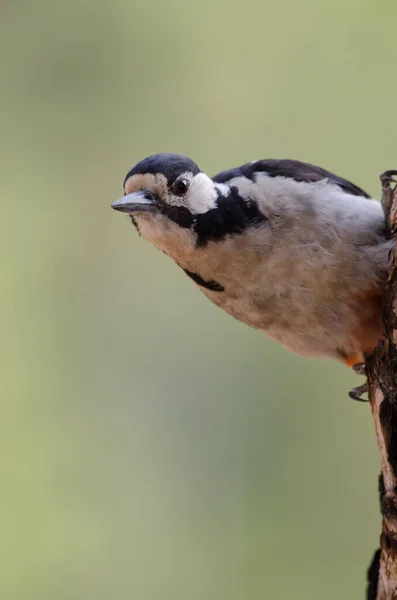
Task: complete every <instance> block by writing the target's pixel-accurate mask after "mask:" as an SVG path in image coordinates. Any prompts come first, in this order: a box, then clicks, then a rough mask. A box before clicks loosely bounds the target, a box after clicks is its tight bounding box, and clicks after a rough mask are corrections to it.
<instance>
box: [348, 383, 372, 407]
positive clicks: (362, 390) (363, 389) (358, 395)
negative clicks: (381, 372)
mask: <svg viewBox="0 0 397 600" xmlns="http://www.w3.org/2000/svg"><path fill="white" fill-rule="evenodd" d="M367 392H368V384H367V383H363V385H359V386H357V387H355V388H353V389H352V390H350V392H349V396H350V398H352V399H353V400H357V401H358V402H368V400H367V398H363V397H362V394H366V393H367Z"/></svg>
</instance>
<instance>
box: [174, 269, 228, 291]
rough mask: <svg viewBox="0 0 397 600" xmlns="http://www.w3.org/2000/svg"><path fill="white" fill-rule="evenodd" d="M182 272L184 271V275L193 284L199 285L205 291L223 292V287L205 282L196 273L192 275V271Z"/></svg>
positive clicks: (213, 282)
mask: <svg viewBox="0 0 397 600" xmlns="http://www.w3.org/2000/svg"><path fill="white" fill-rule="evenodd" d="M182 268H183V267H182ZM183 270H184V271H185V273H186V275H188V277H190V279H193V281H194V283H197V285H200V286H201V287H203V288H206V289H207V290H211V292H223V291H224V290H225V288H224V287H223V285H221V284H220V283H218V282H217V281H212V280H211V281H206V280H205V279H203V278H202V277H201V276H200V275H199V274H198V273H193V272H192V271H188V270H187V269H183Z"/></svg>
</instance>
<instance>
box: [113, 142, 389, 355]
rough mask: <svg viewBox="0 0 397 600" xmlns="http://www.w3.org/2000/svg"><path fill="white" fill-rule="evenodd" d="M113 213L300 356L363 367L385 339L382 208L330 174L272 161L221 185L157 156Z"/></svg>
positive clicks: (222, 303) (143, 164)
mask: <svg viewBox="0 0 397 600" xmlns="http://www.w3.org/2000/svg"><path fill="white" fill-rule="evenodd" d="M112 207H113V208H114V209H115V210H118V211H121V212H125V213H128V214H129V215H130V218H131V220H132V222H133V224H134V225H135V227H136V229H137V230H138V232H139V234H140V235H141V236H142V237H143V238H145V239H146V240H148V241H149V242H151V243H152V244H154V245H155V246H156V247H157V248H159V249H160V250H162V251H163V252H165V253H166V254H167V255H168V256H170V258H172V259H173V260H174V261H175V262H176V263H177V265H179V267H181V268H182V269H183V270H184V271H185V273H186V275H188V277H190V279H192V280H193V282H194V284H195V285H196V286H198V287H199V288H200V290H201V291H202V292H203V293H204V294H205V295H206V296H207V297H208V298H209V299H210V300H211V301H212V302H213V303H214V304H216V305H217V306H219V307H221V308H223V309H224V310H225V311H226V312H227V313H229V314H230V315H232V316H233V317H235V318H237V319H238V320H239V321H242V322H243V323H246V324H247V325H250V326H251V327H254V328H256V329H259V330H260V331H262V332H264V333H265V334H266V335H267V336H269V337H270V338H272V339H274V340H276V341H278V342H280V343H281V344H282V345H284V346H285V347H286V348H288V349H289V350H291V351H292V352H295V353H297V354H300V355H302V356H308V357H329V358H333V359H336V360H338V361H342V362H344V363H345V364H346V365H348V366H354V365H357V364H360V363H363V361H364V360H365V358H366V357H367V356H368V355H369V354H371V353H372V351H373V349H374V348H375V346H376V344H377V342H378V340H379V339H380V338H381V337H382V335H383V324H382V295H383V291H384V288H385V284H386V279H387V272H388V256H389V252H390V250H391V247H392V244H393V242H392V240H391V239H390V236H389V235H388V231H387V227H386V222H385V216H384V213H383V210H382V207H381V204H380V203H379V202H377V201H376V200H374V199H373V198H371V197H370V196H369V195H368V194H367V193H366V192H364V191H363V190H362V189H361V188H359V187H357V186H356V185H354V184H352V183H350V182H349V181H346V180H345V179H342V178H341V177H338V176H337V175H334V174H333V173H330V172H328V171H326V170H325V169H322V168H320V167H316V166H314V165H311V164H308V163H303V162H299V161H297V160H273V159H267V160H257V161H252V162H249V163H247V164H244V165H242V166H241V167H237V168H233V169H231V170H229V171H224V172H222V173H219V174H218V175H216V176H215V177H212V178H211V177H209V176H208V175H206V174H205V173H204V172H203V171H201V169H200V168H199V167H198V166H197V165H196V164H195V163H194V162H193V161H192V160H190V159H189V158H187V157H185V156H181V155H177V154H165V153H164V154H154V155H152V156H149V157H148V158H145V159H144V160H142V161H140V162H139V163H138V164H137V165H136V166H135V167H133V168H132V169H131V170H130V171H129V172H128V173H127V176H126V177H125V180H124V196H123V197H122V198H120V199H119V200H116V202H114V203H113V204H112Z"/></svg>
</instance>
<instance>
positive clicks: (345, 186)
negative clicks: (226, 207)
mask: <svg viewBox="0 0 397 600" xmlns="http://www.w3.org/2000/svg"><path fill="white" fill-rule="evenodd" d="M260 172H265V173H267V174H268V175H269V177H289V178H290V179H294V180H295V181H304V182H306V183H313V182H315V181H321V180H322V179H328V180H329V182H330V183H333V184H335V185H337V186H339V187H340V188H341V189H342V190H343V191H345V192H346V193H348V194H352V195H353V196H363V197H364V198H371V196H370V195H369V194H367V193H366V192H364V190H362V189H361V188H359V187H358V186H357V185H354V183H350V181H347V180H346V179H343V178H342V177H338V175H334V173H330V172H329V171H327V170H326V169H322V168H321V167H316V166H315V165H311V164H309V163H304V162H300V161H299V160H288V159H284V160H278V159H265V160H258V161H255V162H251V163H247V164H245V165H242V166H241V167H237V168H235V169H230V170H229V171H223V172H222V173H218V175H215V177H213V180H214V181H215V182H216V183H226V182H227V181H228V180H229V179H232V178H233V177H241V176H243V177H247V178H248V179H252V180H253V179H254V177H255V173H260Z"/></svg>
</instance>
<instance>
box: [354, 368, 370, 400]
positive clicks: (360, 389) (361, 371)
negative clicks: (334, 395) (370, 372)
mask: <svg viewBox="0 0 397 600" xmlns="http://www.w3.org/2000/svg"><path fill="white" fill-rule="evenodd" d="M352 369H353V371H354V372H355V373H357V375H366V373H365V362H360V363H356V364H355V365H353V366H352ZM366 392H368V383H367V382H365V383H363V384H362V385H359V386H357V387H355V388H353V389H352V390H350V392H349V396H350V398H353V400H358V401H359V402H368V400H366V399H365V398H363V397H362V396H361V394H365V393H366Z"/></svg>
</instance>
